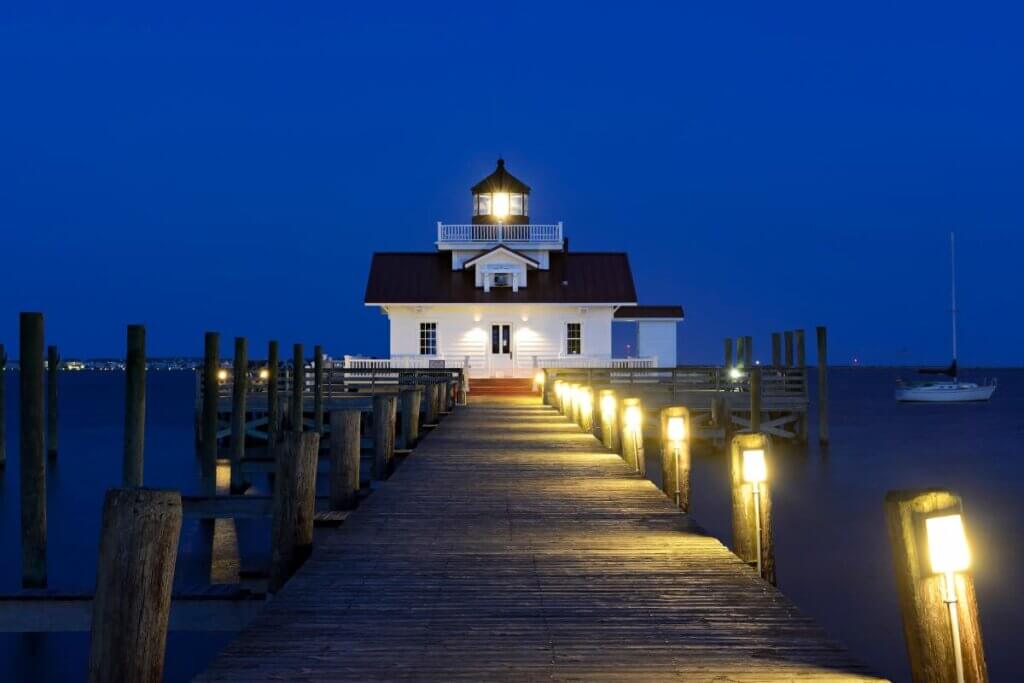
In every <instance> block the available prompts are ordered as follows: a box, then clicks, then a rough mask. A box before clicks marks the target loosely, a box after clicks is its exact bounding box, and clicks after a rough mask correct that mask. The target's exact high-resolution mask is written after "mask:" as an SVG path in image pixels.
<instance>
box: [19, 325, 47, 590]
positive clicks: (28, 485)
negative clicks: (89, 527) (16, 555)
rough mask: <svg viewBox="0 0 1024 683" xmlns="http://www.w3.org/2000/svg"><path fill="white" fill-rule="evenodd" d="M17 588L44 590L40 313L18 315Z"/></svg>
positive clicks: (44, 467) (44, 498)
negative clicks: (18, 466)
mask: <svg viewBox="0 0 1024 683" xmlns="http://www.w3.org/2000/svg"><path fill="white" fill-rule="evenodd" d="M20 323H21V340H20V347H21V358H20V365H21V372H20V373H19V375H20V380H21V381H20V384H21V402H20V405H19V412H20V413H21V443H20V452H21V460H20V463H19V465H20V469H21V482H20V483H21V585H22V586H23V587H25V588H45V587H46V454H45V452H44V450H45V448H46V446H45V443H44V434H45V432H44V431H43V429H44V427H43V421H44V419H45V417H44V413H45V407H44V402H43V382H44V379H43V314H42V313H22V314H21V320H20Z"/></svg>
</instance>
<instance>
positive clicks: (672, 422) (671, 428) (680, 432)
mask: <svg viewBox="0 0 1024 683" xmlns="http://www.w3.org/2000/svg"><path fill="white" fill-rule="evenodd" d="M666 431H667V433H668V442H669V445H670V447H671V448H672V460H673V465H674V467H675V472H676V491H675V494H676V495H675V499H676V507H679V502H680V500H681V499H682V492H681V490H680V479H679V455H680V453H681V452H682V450H683V440H684V439H686V420H685V418H683V416H682V415H673V416H671V417H669V418H668V425H667V427H666Z"/></svg>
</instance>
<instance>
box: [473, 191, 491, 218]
mask: <svg viewBox="0 0 1024 683" xmlns="http://www.w3.org/2000/svg"><path fill="white" fill-rule="evenodd" d="M476 201H477V208H478V210H479V212H480V213H479V215H481V216H489V215H491V195H490V194H481V195H477V198H476Z"/></svg>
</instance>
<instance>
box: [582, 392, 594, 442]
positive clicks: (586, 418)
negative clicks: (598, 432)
mask: <svg viewBox="0 0 1024 683" xmlns="http://www.w3.org/2000/svg"><path fill="white" fill-rule="evenodd" d="M579 415H580V421H579V425H580V429H582V430H583V431H584V432H587V433H588V434H590V433H593V431H594V390H593V389H591V388H590V387H581V389H580V411H579Z"/></svg>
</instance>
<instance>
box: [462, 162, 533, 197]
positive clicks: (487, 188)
mask: <svg viewBox="0 0 1024 683" xmlns="http://www.w3.org/2000/svg"><path fill="white" fill-rule="evenodd" d="M470 192H472V193H473V194H480V193H481V192H522V193H523V194H530V186H529V185H527V184H526V183H524V182H523V181H522V180H520V179H519V178H516V177H515V176H514V175H512V174H511V173H509V172H508V171H506V170H505V160H504V159H498V167H497V168H495V169H494V172H493V173H491V175H489V176H487V177H486V178H484V179H483V180H481V181H480V182H479V183H477V184H476V185H474V186H473V187H472V188H470Z"/></svg>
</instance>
